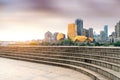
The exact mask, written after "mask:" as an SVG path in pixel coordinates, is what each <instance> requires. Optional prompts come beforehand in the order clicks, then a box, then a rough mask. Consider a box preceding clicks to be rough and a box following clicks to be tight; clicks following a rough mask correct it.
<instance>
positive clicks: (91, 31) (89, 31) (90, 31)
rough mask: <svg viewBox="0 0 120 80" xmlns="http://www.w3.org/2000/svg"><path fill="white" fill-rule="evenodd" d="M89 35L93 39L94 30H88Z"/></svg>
mask: <svg viewBox="0 0 120 80" xmlns="http://www.w3.org/2000/svg"><path fill="white" fill-rule="evenodd" d="M88 35H89V36H88V37H89V38H93V28H89V29H88Z"/></svg>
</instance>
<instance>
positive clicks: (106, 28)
mask: <svg viewBox="0 0 120 80" xmlns="http://www.w3.org/2000/svg"><path fill="white" fill-rule="evenodd" d="M104 32H105V36H106V37H108V25H105V26H104Z"/></svg>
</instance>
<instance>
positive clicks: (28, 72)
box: [0, 58, 92, 80]
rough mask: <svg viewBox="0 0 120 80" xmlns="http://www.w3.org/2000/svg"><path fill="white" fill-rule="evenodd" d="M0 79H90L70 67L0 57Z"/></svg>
mask: <svg viewBox="0 0 120 80" xmlns="http://www.w3.org/2000/svg"><path fill="white" fill-rule="evenodd" d="M0 80H92V79H91V78H90V77H88V76H86V75H84V74H82V73H79V72H76V71H74V70H71V69H67V68H62V67H56V66H51V65H44V64H38V63H31V62H25V61H18V60H12V59H6V58H0Z"/></svg>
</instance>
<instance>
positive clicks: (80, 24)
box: [75, 19, 83, 36]
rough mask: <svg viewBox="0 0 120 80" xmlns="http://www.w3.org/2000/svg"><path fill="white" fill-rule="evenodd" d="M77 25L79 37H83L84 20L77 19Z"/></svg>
mask: <svg viewBox="0 0 120 80" xmlns="http://www.w3.org/2000/svg"><path fill="white" fill-rule="evenodd" d="M75 24H76V26H77V35H79V36H80V35H82V32H83V20H81V19H76V20H75Z"/></svg>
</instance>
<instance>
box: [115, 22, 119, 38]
mask: <svg viewBox="0 0 120 80" xmlns="http://www.w3.org/2000/svg"><path fill="white" fill-rule="evenodd" d="M115 35H116V38H120V21H119V22H118V23H117V24H116V26H115Z"/></svg>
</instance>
